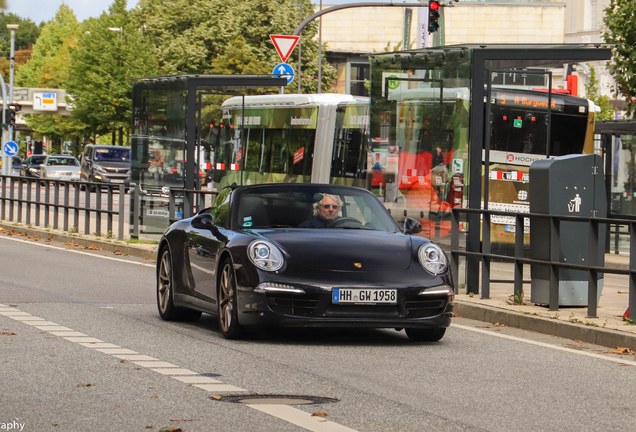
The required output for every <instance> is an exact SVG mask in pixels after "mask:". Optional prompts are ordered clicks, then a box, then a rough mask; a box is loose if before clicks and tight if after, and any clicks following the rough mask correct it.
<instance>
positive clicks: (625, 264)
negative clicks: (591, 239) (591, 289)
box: [455, 254, 636, 351]
mask: <svg viewBox="0 0 636 432" xmlns="http://www.w3.org/2000/svg"><path fill="white" fill-rule="evenodd" d="M605 263H606V266H607V267H610V268H621V269H629V256H626V255H615V254H606V255H605ZM513 277H514V271H513V265H512V264H508V263H492V264H491V278H492V279H497V280H511V281H512V279H513ZM523 279H524V280H528V281H529V280H530V266H524V278H523ZM628 290H629V280H628V276H627V275H612V274H606V275H605V277H604V285H603V290H602V292H601V298H600V301H599V303H598V308H597V315H598V318H589V317H587V306H586V307H559V310H558V311H550V310H548V307H547V306H540V305H535V304H533V303H531V302H530V298H531V286H530V284H524V299H523V304H514V302H513V301H512V298H511V296H512V294H513V292H514V286H513V284H512V282H510V283H492V284H490V298H489V299H482V298H481V294H475V295H474V296H473V297H470V296H469V295H467V294H466V293H465V292H466V289H465V288H464V289H460V294H458V295H457V296H456V297H455V311H456V313H457V315H458V316H460V317H464V318H470V319H476V320H480V321H485V322H490V323H493V324H495V323H499V325H506V326H509V327H517V328H522V329H525V330H531V331H536V332H539V333H544V334H551V335H555V336H561V337H566V338H570V339H574V340H581V341H583V342H589V343H595V344H598V345H603V346H607V347H614V348H615V347H618V346H620V347H626V348H630V349H632V350H634V351H636V325H628V324H627V322H626V321H623V318H622V317H623V314H624V313H625V310H626V309H627V304H628ZM633 318H634V317H633Z"/></svg>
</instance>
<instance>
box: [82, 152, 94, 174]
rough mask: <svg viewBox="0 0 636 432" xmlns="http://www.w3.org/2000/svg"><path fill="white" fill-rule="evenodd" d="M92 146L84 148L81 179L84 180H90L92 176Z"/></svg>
mask: <svg viewBox="0 0 636 432" xmlns="http://www.w3.org/2000/svg"><path fill="white" fill-rule="evenodd" d="M92 149H93V148H92V147H90V146H89V147H86V149H85V150H84V155H83V156H82V164H81V171H82V172H81V174H80V177H81V180H82V181H88V179H89V178H90V175H91V167H90V162H91V153H92Z"/></svg>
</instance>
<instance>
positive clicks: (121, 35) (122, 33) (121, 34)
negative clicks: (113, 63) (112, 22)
mask: <svg viewBox="0 0 636 432" xmlns="http://www.w3.org/2000/svg"><path fill="white" fill-rule="evenodd" d="M108 30H110V31H118V32H119V41H120V42H121V41H122V40H123V39H124V28H123V27H108Z"/></svg>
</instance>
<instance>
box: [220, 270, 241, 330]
mask: <svg viewBox="0 0 636 432" xmlns="http://www.w3.org/2000/svg"><path fill="white" fill-rule="evenodd" d="M218 300H219V301H218V313H219V329H220V330H221V335H222V336H223V337H224V338H225V339H239V338H241V337H242V336H243V335H244V330H243V327H242V326H241V325H240V324H239V322H238V306H237V300H236V278H235V275H234V268H233V266H232V262H231V261H230V260H226V261H225V262H224V263H223V270H222V271H221V276H220V279H219V295H218Z"/></svg>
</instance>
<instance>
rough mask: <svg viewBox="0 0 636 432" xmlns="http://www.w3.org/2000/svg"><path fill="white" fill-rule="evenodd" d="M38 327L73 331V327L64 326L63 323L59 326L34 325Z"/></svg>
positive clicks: (48, 329) (47, 329)
mask: <svg viewBox="0 0 636 432" xmlns="http://www.w3.org/2000/svg"><path fill="white" fill-rule="evenodd" d="M34 327H35V328H36V329H40V330H46V331H62V330H65V331H72V330H73V329H70V328H68V327H64V326H61V325H58V326H40V325H36V326H34Z"/></svg>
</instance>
